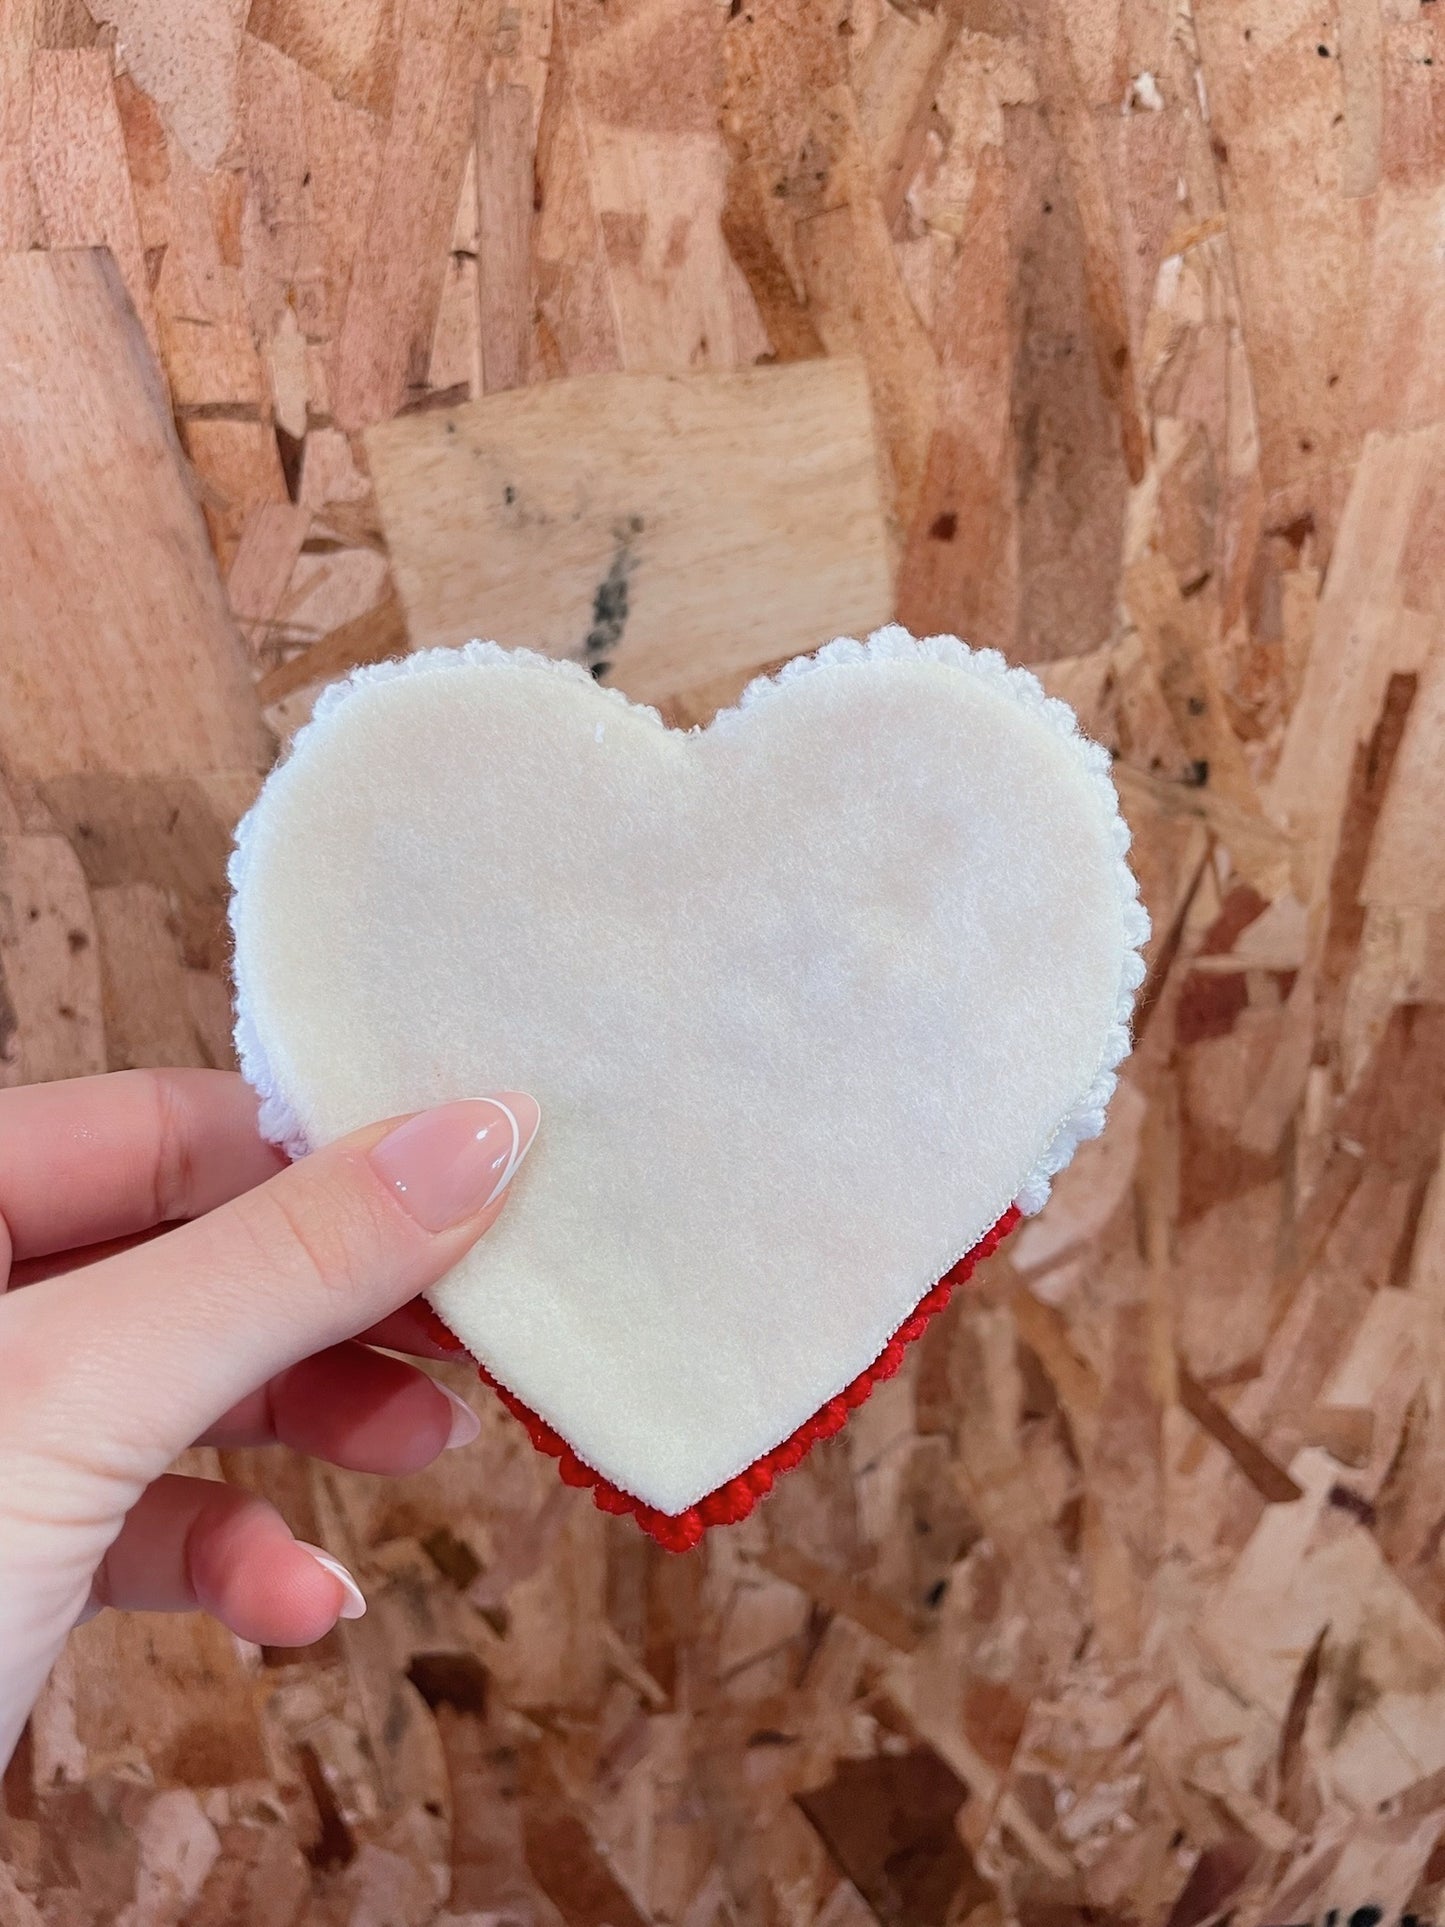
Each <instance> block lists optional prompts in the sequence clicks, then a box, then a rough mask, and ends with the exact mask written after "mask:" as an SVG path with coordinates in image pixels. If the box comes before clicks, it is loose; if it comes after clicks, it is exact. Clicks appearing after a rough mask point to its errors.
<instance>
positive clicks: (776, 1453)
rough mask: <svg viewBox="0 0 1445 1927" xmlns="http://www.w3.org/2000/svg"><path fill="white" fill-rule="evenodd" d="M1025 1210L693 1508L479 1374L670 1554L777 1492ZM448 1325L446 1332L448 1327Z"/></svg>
mask: <svg viewBox="0 0 1445 1927" xmlns="http://www.w3.org/2000/svg"><path fill="white" fill-rule="evenodd" d="M1021 1215H1022V1214H1021V1213H1020V1211H1019V1208H1018V1206H1017V1205H1010V1206H1009V1208H1008V1210H1007V1211H1005V1213H1004V1214H1003V1216H1002V1217H1001V1218H1000V1219H999V1221H998V1223H997V1224H996V1225H995V1226H994V1227H993V1229H992V1230H991V1231H988V1232H985V1233H984V1235H983V1237H982V1238H980V1239H979V1241H978V1243H977V1244H976V1245H975V1246H974V1247H973V1249H972V1250H971V1251H969V1252H967V1253H965V1255H964V1256H963V1257H962V1258H960V1259H959V1261H958V1263H957V1264H956V1265H955V1266H954V1267H953V1269H952V1270H951V1271H948V1272H945V1273H944V1275H943V1277H942V1278H940V1279H939V1281H938V1283H937V1284H936V1285H935V1286H934V1287H933V1289H932V1291H930V1292H927V1293H926V1294H925V1295H924V1296H923V1297H922V1298H920V1299H919V1301H918V1303H917V1304H916V1305H915V1306H914V1308H913V1310H912V1311H911V1312H910V1313H909V1315H908V1316H907V1318H905V1319H904V1321H903V1323H902V1324H901V1325H900V1326H899V1327H898V1329H897V1331H896V1332H894V1334H893V1336H892V1337H891V1338H890V1339H889V1341H888V1343H887V1344H886V1345H885V1346H884V1347H883V1350H882V1351H881V1352H880V1353H879V1354H878V1356H877V1358H875V1359H874V1361H873V1363H872V1364H871V1365H870V1366H869V1367H868V1368H867V1370H866V1371H862V1372H860V1373H859V1374H858V1376H857V1377H856V1378H855V1379H854V1380H853V1382H852V1383H851V1384H850V1385H845V1386H844V1388H843V1390H842V1391H841V1392H839V1393H838V1395H837V1397H836V1398H830V1399H829V1400H828V1402H827V1404H826V1405H822V1406H820V1407H819V1408H818V1410H817V1411H816V1412H814V1414H813V1416H812V1417H811V1418H810V1419H808V1420H806V1421H805V1422H804V1423H803V1424H802V1425H800V1426H799V1427H798V1429H797V1431H796V1432H794V1433H792V1434H791V1436H790V1437H788V1438H786V1439H784V1440H783V1442H782V1444H781V1445H775V1446H774V1447H773V1449H772V1451H771V1452H765V1453H764V1454H763V1456H762V1457H761V1458H760V1459H754V1461H753V1463H752V1464H751V1465H750V1466H749V1467H748V1468H747V1470H746V1471H745V1472H739V1473H738V1475H737V1477H736V1478H733V1479H729V1480H728V1481H727V1483H726V1485H720V1486H718V1487H717V1488H716V1490H714V1491H712V1492H709V1493H708V1494H706V1496H705V1497H704V1498H701V1499H699V1500H698V1502H697V1504H696V1505H693V1506H689V1507H688V1509H687V1511H686V1512H677V1513H672V1512H659V1511H658V1510H657V1508H656V1507H655V1506H650V1505H645V1504H644V1503H643V1501H642V1500H641V1499H637V1498H634V1497H633V1495H632V1494H631V1493H630V1492H624V1491H622V1489H621V1488H620V1487H619V1486H615V1485H613V1484H611V1483H610V1482H609V1481H608V1480H607V1479H604V1478H603V1477H602V1475H601V1473H600V1472H594V1471H593V1469H592V1467H591V1466H590V1465H584V1464H583V1462H582V1460H581V1459H579V1458H578V1456H577V1454H576V1453H575V1452H574V1451H573V1450H572V1448H571V1446H570V1445H568V1443H567V1441H566V1440H565V1439H564V1438H562V1437H561V1436H560V1434H558V1433H557V1432H554V1431H553V1430H552V1427H551V1426H550V1425H548V1423H547V1421H546V1420H545V1419H542V1418H539V1417H538V1416H537V1414H536V1413H535V1412H534V1411H533V1410H532V1409H531V1407H530V1406H528V1405H524V1404H523V1403H522V1401H521V1399H519V1398H517V1397H516V1396H515V1395H514V1394H513V1393H511V1392H509V1391H508V1390H507V1388H506V1386H505V1385H499V1384H498V1383H497V1381H496V1379H494V1378H493V1377H492V1375H491V1373H490V1372H489V1371H488V1370H487V1368H486V1367H485V1365H478V1366H477V1372H478V1374H479V1376H480V1377H481V1379H482V1381H483V1382H484V1383H485V1384H487V1385H490V1386H491V1388H492V1390H493V1391H494V1392H495V1393H496V1394H497V1397H498V1398H499V1399H500V1400H501V1401H502V1403H503V1405H505V1406H506V1408H507V1410H508V1411H509V1412H510V1413H511V1414H512V1416H513V1418H516V1419H520V1420H521V1422H522V1424H523V1425H524V1426H525V1427H526V1431H527V1436H528V1437H529V1438H530V1439H531V1441H532V1443H533V1445H534V1446H536V1448H537V1450H538V1451H539V1452H545V1453H546V1455H547V1457H548V1458H551V1459H556V1461H557V1470H558V1472H559V1474H560V1475H561V1478H562V1483H563V1484H564V1485H571V1486H576V1487H578V1488H579V1489H585V1488H586V1487H587V1486H591V1487H592V1503H593V1504H594V1505H595V1506H597V1507H598V1509H599V1510H600V1511H602V1512H613V1513H619V1514H620V1513H631V1515H632V1517H633V1518H634V1519H636V1521H637V1523H638V1524H639V1525H640V1526H641V1527H642V1530H643V1531H644V1532H645V1533H647V1535H648V1537H649V1538H652V1539H655V1540H656V1541H657V1543H658V1545H660V1546H662V1547H664V1548H665V1549H666V1550H667V1551H668V1552H690V1551H691V1550H692V1548H693V1547H694V1546H695V1545H697V1543H698V1542H699V1540H700V1539H701V1538H702V1535H703V1534H704V1532H706V1531H707V1529H708V1527H709V1526H731V1525H736V1524H737V1523H738V1521H739V1520H740V1519H746V1518H747V1516H748V1514H749V1513H750V1512H751V1511H752V1509H753V1507H754V1506H755V1505H756V1504H757V1502H758V1500H759V1499H761V1498H762V1497H763V1496H764V1494H765V1493H767V1492H769V1491H771V1489H772V1485H773V1481H774V1480H775V1479H776V1478H777V1476H778V1474H779V1473H780V1472H791V1471H792V1469H793V1467H794V1466H795V1465H799V1464H801V1462H802V1461H803V1459H804V1458H806V1457H807V1455H808V1453H809V1452H810V1451H811V1450H812V1448H813V1446H815V1445H816V1444H817V1442H818V1440H819V1439H828V1438H831V1437H832V1436H833V1434H834V1433H835V1432H838V1431H841V1430H842V1428H843V1426H844V1425H845V1424H846V1423H847V1420H848V1414H849V1413H850V1412H852V1411H855V1410H856V1409H857V1407H858V1406H860V1405H862V1404H863V1402H864V1401H865V1400H866V1399H867V1397H868V1396H869V1394H870V1393H871V1392H872V1390H873V1388H874V1386H875V1385H880V1384H881V1383H882V1382H883V1380H884V1379H885V1378H892V1376H893V1374H894V1373H895V1372H896V1371H897V1370H898V1368H899V1366H900V1365H901V1364H902V1363H903V1355H904V1353H905V1352H906V1351H907V1349H908V1347H909V1346H910V1345H911V1344H912V1343H913V1341H914V1339H915V1338H918V1337H921V1335H922V1334H923V1332H924V1331H925V1330H926V1329H927V1328H928V1325H929V1324H930V1322H931V1321H932V1320H933V1319H934V1318H936V1317H937V1316H938V1314H939V1312H941V1311H942V1310H943V1308H944V1306H945V1305H946V1304H947V1303H948V1301H949V1299H950V1297H951V1296H952V1295H953V1291H954V1288H955V1286H957V1285H961V1284H964V1283H966V1282H967V1280H968V1279H969V1277H971V1275H972V1273H973V1269H974V1267H975V1265H977V1264H979V1263H981V1262H982V1260H983V1259H985V1258H987V1257H990V1256H991V1255H992V1254H993V1253H994V1252H995V1251H997V1250H998V1248H999V1246H1000V1245H1001V1244H1002V1243H1003V1241H1004V1239H1005V1238H1006V1237H1007V1236H1008V1234H1009V1233H1010V1232H1011V1231H1012V1230H1013V1228H1014V1226H1015V1225H1016V1224H1017V1223H1018V1221H1019V1218H1020V1216H1021ZM437 1323H438V1325H440V1324H441V1320H440V1319H438V1320H437ZM442 1329H443V1330H445V1327H443V1328H442ZM446 1337H447V1339H448V1340H450V1341H451V1342H452V1343H454V1344H455V1343H457V1341H456V1340H455V1339H454V1337H453V1334H452V1333H451V1332H447V1333H446ZM463 1349H464V1348H463Z"/></svg>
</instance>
